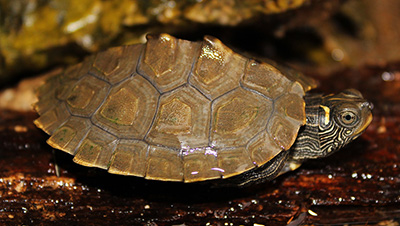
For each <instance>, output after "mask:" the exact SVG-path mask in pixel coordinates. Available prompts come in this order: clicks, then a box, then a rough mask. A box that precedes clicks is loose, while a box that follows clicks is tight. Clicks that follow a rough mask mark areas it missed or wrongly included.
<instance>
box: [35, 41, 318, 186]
mask: <svg viewBox="0 0 400 226" xmlns="http://www.w3.org/2000/svg"><path fill="white" fill-rule="evenodd" d="M314 86H315V83H314V81H313V80H311V79H310V78H307V77H305V76H303V75H302V74H299V73H297V72H294V71H292V70H289V69H287V68H284V67H281V66H277V65H275V66H273V65H272V64H271V63H264V62H260V61H257V60H254V59H249V58H246V57H244V56H242V55H240V54H237V53H235V52H233V51H232V50H231V49H229V48H228V47H226V46H225V45H224V44H222V43H221V41H219V40H218V39H216V38H214V37H211V36H206V37H204V40H203V41H201V42H190V41H186V40H182V39H177V38H174V37H172V36H170V35H167V34H161V35H155V36H154V35H149V36H147V43H146V44H138V45H130V46H120V47H115V48H111V49H108V50H106V51H104V52H100V53H98V54H96V55H94V56H91V57H88V58H87V59H85V60H84V61H83V62H82V63H80V64H77V65H75V66H72V67H69V68H67V69H66V70H64V71H63V73H61V74H59V75H57V76H54V77H51V78H49V79H48V80H47V81H46V83H45V84H44V85H42V86H41V87H40V88H39V89H38V98H39V101H38V102H37V103H36V104H35V109H36V111H37V112H38V113H39V114H40V117H39V118H38V119H37V120H35V124H36V125H37V126H38V127H39V128H41V129H42V130H44V131H45V132H46V133H48V134H50V135H51V137H50V138H49V139H48V141H47V143H48V144H50V145H51V146H52V147H54V148H57V149H60V150H63V151H65V152H67V153H70V154H72V155H74V156H75V157H74V159H73V160H74V161H75V162H77V163H79V164H81V165H84V166H90V167H99V168H103V169H107V170H108V171H109V172H110V173H115V174H123V175H134V176H138V177H145V178H147V179H155V180H163V181H184V182H195V181H203V180H210V179H216V178H228V177H232V176H235V175H238V174H241V173H243V172H246V171H248V170H251V169H254V168H256V167H260V166H262V165H264V164H266V163H267V162H269V161H271V159H273V158H274V157H275V156H276V155H277V154H279V153H280V152H282V151H286V150H288V149H289V148H290V147H291V146H292V144H293V143H294V141H295V139H296V136H297V133H298V130H299V128H300V127H301V126H302V125H304V124H305V121H306V117H305V103H304V100H303V96H304V94H305V92H306V91H308V90H309V89H311V88H313V87H314Z"/></svg>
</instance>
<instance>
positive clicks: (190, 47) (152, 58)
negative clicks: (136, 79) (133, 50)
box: [138, 34, 200, 92]
mask: <svg viewBox="0 0 400 226" xmlns="http://www.w3.org/2000/svg"><path fill="white" fill-rule="evenodd" d="M199 47H200V44H199V43H192V42H189V41H186V40H182V39H177V38H175V37H172V36H170V35H167V34H161V35H148V36H147V43H146V47H145V51H144V53H143V56H142V58H141V60H140V62H139V67H138V72H139V74H141V75H143V76H145V77H146V78H148V79H149V80H150V81H152V82H153V83H154V84H155V86H156V87H157V89H158V90H160V92H167V91H170V90H172V89H174V88H177V87H178V86H181V85H183V84H185V83H186V81H187V78H188V76H189V73H190V70H191V68H192V64H193V61H194V58H195V56H196V52H197V51H198V49H199ZM160 59H161V60H160Z"/></svg>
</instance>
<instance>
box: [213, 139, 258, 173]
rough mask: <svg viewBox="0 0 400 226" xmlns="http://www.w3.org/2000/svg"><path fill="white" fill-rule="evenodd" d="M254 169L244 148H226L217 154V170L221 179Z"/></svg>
mask: <svg viewBox="0 0 400 226" xmlns="http://www.w3.org/2000/svg"><path fill="white" fill-rule="evenodd" d="M254 167H256V165H255V164H254V163H253V161H251V159H250V155H249V154H248V152H247V150H246V148H245V147H237V148H229V149H228V148H226V149H222V150H220V151H219V152H218V169H219V170H221V173H222V177H223V178H228V177H232V176H235V175H238V174H240V173H243V172H245V171H248V170H250V169H253V168H254Z"/></svg>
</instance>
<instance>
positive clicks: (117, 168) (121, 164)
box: [108, 139, 148, 177]
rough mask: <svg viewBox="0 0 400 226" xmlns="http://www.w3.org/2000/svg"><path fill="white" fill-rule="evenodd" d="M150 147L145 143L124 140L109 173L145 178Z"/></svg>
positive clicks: (112, 161) (120, 143)
mask: <svg viewBox="0 0 400 226" xmlns="http://www.w3.org/2000/svg"><path fill="white" fill-rule="evenodd" d="M147 150H148V145H147V144H146V143H145V142H143V141H138V140H128V139H122V140H120V141H119V143H118V145H117V147H116V148H115V151H114V153H113V156H112V158H111V162H110V167H109V168H108V172H110V173H115V174H122V175H132V176H138V177H144V176H145V175H146V167H147V163H146V158H147Z"/></svg>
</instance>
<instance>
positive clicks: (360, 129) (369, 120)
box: [354, 113, 372, 135]
mask: <svg viewBox="0 0 400 226" xmlns="http://www.w3.org/2000/svg"><path fill="white" fill-rule="evenodd" d="M371 121H372V114H371V113H369V115H368V117H367V119H366V120H365V122H364V124H363V125H362V126H361V127H360V128H358V129H357V131H356V132H355V133H354V135H357V134H360V133H362V132H363V131H364V130H365V129H367V127H368V126H369V124H370V123H371Z"/></svg>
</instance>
